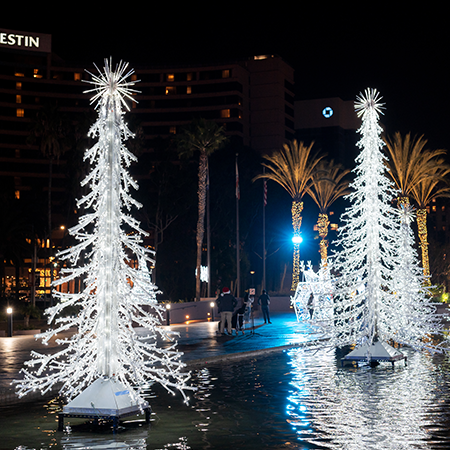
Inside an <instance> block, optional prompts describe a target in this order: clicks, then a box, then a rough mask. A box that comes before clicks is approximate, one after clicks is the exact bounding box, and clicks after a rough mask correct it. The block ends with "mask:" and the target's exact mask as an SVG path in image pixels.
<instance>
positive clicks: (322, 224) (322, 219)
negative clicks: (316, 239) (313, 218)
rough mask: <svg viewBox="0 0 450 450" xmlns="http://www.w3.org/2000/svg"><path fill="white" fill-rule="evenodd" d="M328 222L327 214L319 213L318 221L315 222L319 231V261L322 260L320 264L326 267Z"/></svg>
mask: <svg viewBox="0 0 450 450" xmlns="http://www.w3.org/2000/svg"><path fill="white" fill-rule="evenodd" d="M329 224H330V221H329V220H328V214H324V213H320V214H319V219H318V220H317V228H318V229H319V236H320V238H321V240H320V244H319V247H320V259H321V260H322V264H323V265H326V264H327V260H328V251H327V249H328V241H327V236H328V225H329Z"/></svg>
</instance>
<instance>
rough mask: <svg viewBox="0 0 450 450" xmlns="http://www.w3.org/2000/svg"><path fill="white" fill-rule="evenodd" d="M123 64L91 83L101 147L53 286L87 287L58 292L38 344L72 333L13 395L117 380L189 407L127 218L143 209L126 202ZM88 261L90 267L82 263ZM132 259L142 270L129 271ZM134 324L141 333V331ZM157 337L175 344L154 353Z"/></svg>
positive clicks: (75, 390) (35, 359)
mask: <svg viewBox="0 0 450 450" xmlns="http://www.w3.org/2000/svg"><path fill="white" fill-rule="evenodd" d="M127 66H128V65H127V64H122V63H120V64H119V65H118V66H117V67H116V69H115V71H113V70H112V68H111V62H109V63H108V60H105V67H104V69H103V71H100V70H99V69H98V68H97V70H98V72H99V74H98V75H92V74H91V75H92V79H93V81H90V83H91V84H93V85H94V88H93V89H92V90H88V91H87V92H93V93H94V95H93V97H92V103H96V110H97V111H98V119H97V121H96V122H95V123H94V124H93V125H92V127H91V129H90V131H89V135H90V136H91V137H93V138H97V143H96V144H95V145H94V146H93V147H92V148H90V149H88V150H87V151H86V152H85V155H84V160H85V161H86V160H87V161H89V163H90V166H91V171H90V173H89V174H88V175H87V176H86V178H85V179H84V180H83V181H82V183H81V184H82V186H87V187H89V188H90V191H89V192H88V193H87V194H86V195H85V196H84V197H83V198H81V200H79V201H78V206H79V207H80V206H83V207H84V208H85V210H86V213H85V214H84V215H83V216H81V217H80V219H79V223H78V224H77V225H76V226H74V227H73V228H71V229H70V230H69V231H70V233H71V234H72V235H73V236H74V237H75V239H76V241H77V244H76V245H74V246H73V247H71V248H68V249H66V250H63V251H61V252H59V254H58V257H59V259H61V260H62V261H67V262H68V265H69V268H67V269H62V275H63V276H62V278H61V279H59V280H56V282H54V285H55V286H58V285H62V284H64V283H68V282H70V281H71V280H73V279H75V278H80V277H81V278H82V279H84V289H83V290H82V292H80V293H64V292H58V291H54V295H55V297H56V298H57V299H59V300H60V302H59V303H57V304H56V306H53V307H51V308H49V309H48V310H47V311H46V314H47V315H48V322H49V324H52V325H53V328H51V329H49V330H48V331H47V332H44V333H42V334H41V335H39V336H38V337H39V338H41V339H42V342H43V343H44V344H47V343H48V341H49V340H50V339H51V338H52V337H55V336H57V335H58V334H60V333H61V332H65V331H68V330H69V329H70V328H71V327H76V328H77V332H76V333H75V334H73V335H72V336H71V337H67V338H62V339H57V341H56V342H57V343H58V344H60V345H61V346H63V348H62V350H60V351H58V352H56V353H54V354H45V353H38V352H34V351H33V352H32V354H31V355H32V359H31V360H30V361H27V362H26V363H25V365H26V367H27V368H26V369H25V368H24V369H22V373H23V379H22V380H15V381H14V382H15V383H16V384H17V390H18V394H19V396H23V395H26V394H28V393H29V392H31V391H35V390H40V391H41V392H42V393H46V392H47V391H49V390H51V389H52V387H54V386H55V385H56V384H60V383H61V384H62V386H61V388H60V393H61V394H62V395H65V396H66V397H67V398H69V399H72V398H74V397H75V396H77V395H78V394H79V393H80V392H81V391H83V390H84V389H85V388H86V387H88V386H89V385H91V384H92V383H93V382H94V381H95V380H96V379H98V378H100V377H109V378H112V379H115V380H117V381H119V382H121V383H122V384H123V385H124V386H126V387H127V388H129V389H130V392H132V393H134V392H135V394H133V395H135V397H137V399H138V401H139V394H140V392H141V390H142V389H144V388H145V387H146V386H148V384H149V383H150V382H159V383H160V384H162V385H163V386H164V387H165V388H166V389H167V390H168V391H169V392H171V393H174V390H175V389H176V390H179V391H180V392H181V393H182V395H183V397H184V398H185V400H187V397H186V395H185V392H184V391H185V390H186V389H189V386H187V384H186V383H187V382H188V380H189V378H190V374H189V373H183V372H182V369H183V368H184V367H185V364H184V363H182V362H181V361H180V357H181V355H182V353H180V352H178V351H177V349H176V341H175V340H174V336H173V334H171V333H168V332H167V331H165V330H164V328H162V327H161V326H160V325H161V323H162V321H163V318H164V311H165V310H164V308H163V307H162V306H161V305H159V304H158V302H157V300H156V293H157V288H156V286H155V285H154V284H153V283H152V281H151V277H150V273H149V270H148V263H150V264H154V261H153V259H152V256H153V255H152V253H151V252H150V251H149V250H147V249H146V248H145V247H144V246H143V245H142V238H143V236H144V235H146V233H145V232H144V231H143V230H142V229H141V228H140V225H139V222H138V221H137V220H135V219H134V218H133V217H132V216H131V214H130V212H131V209H132V208H133V207H136V208H139V207H140V206H141V205H140V204H139V203H138V202H136V201H135V200H134V199H133V198H132V197H131V195H130V189H131V188H133V189H137V188H138V186H137V183H136V181H134V180H133V179H132V178H131V176H130V175H129V173H128V167H129V166H130V164H131V163H132V162H134V161H136V160H137V158H136V157H135V156H134V155H133V154H132V153H130V152H129V151H128V150H127V148H126V147H125V145H124V142H125V141H126V140H127V139H129V138H130V137H132V136H133V135H132V133H131V132H130V130H129V129H128V127H127V125H126V124H125V122H124V119H123V116H124V112H123V110H122V107H125V108H126V109H128V106H127V103H126V101H125V100H134V99H133V97H132V96H133V94H134V93H135V92H137V91H135V90H134V89H132V86H133V85H134V84H135V83H134V82H128V81H126V79H127V78H128V77H129V76H130V75H131V74H132V73H133V71H132V70H130V71H128V72H127ZM82 258H85V260H86V261H88V262H87V263H85V264H84V265H80V264H81V262H80V260H81V259H82ZM132 259H137V260H138V268H137V269H136V268H133V267H132V265H131V264H130V262H131V260H132ZM73 306H74V307H79V309H80V312H79V313H78V315H77V316H75V317H73V316H71V317H64V316H61V315H60V314H61V313H63V312H64V310H65V309H66V308H68V307H73ZM133 323H134V324H137V325H138V326H139V327H142V328H144V329H145V333H138V332H137V330H136V329H135V328H133V326H132V325H133ZM158 337H159V338H161V339H163V340H169V341H171V344H170V345H169V346H168V347H167V348H162V347H159V346H158Z"/></svg>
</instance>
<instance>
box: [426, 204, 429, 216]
mask: <svg viewBox="0 0 450 450" xmlns="http://www.w3.org/2000/svg"><path fill="white" fill-rule="evenodd" d="M426 210H427V214H430V207H429V206H427V207H426Z"/></svg>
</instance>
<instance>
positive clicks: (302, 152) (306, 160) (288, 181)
mask: <svg viewBox="0 0 450 450" xmlns="http://www.w3.org/2000/svg"><path fill="white" fill-rule="evenodd" d="M313 145H314V142H313V143H311V144H310V145H309V146H306V145H304V143H303V142H300V143H298V142H297V140H295V139H294V140H293V141H290V142H289V143H288V144H284V145H283V148H282V149H281V150H278V151H277V152H274V153H273V155H265V156H264V159H265V160H266V162H264V163H263V164H262V165H263V166H264V167H266V168H267V169H268V172H266V173H263V174H260V175H257V176H256V177H255V178H254V179H253V180H258V179H260V178H266V179H268V180H272V181H276V182H277V183H278V184H279V185H281V186H283V188H284V189H286V191H287V192H289V194H290V195H291V197H292V208H291V213H292V226H293V228H294V238H300V228H301V225H302V212H303V201H302V199H303V196H304V195H305V193H306V192H307V189H308V186H309V184H310V183H311V177H312V174H313V173H314V170H315V168H316V166H317V164H318V163H319V162H320V161H321V159H322V158H323V157H324V155H322V156H317V155H311V150H312V147H313ZM296 240H298V239H296ZM299 277H300V244H299V243H294V255H293V268H292V286H291V290H293V291H295V290H296V289H297V284H298V282H299Z"/></svg>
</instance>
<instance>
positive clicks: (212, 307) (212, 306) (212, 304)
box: [209, 302, 216, 322]
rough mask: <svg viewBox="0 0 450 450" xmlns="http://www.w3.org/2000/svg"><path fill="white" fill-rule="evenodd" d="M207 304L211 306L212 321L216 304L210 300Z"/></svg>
mask: <svg viewBox="0 0 450 450" xmlns="http://www.w3.org/2000/svg"><path fill="white" fill-rule="evenodd" d="M209 306H211V322H213V321H214V306H216V304H215V303H214V302H211V303H210V304H209Z"/></svg>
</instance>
